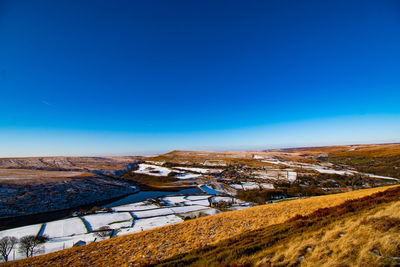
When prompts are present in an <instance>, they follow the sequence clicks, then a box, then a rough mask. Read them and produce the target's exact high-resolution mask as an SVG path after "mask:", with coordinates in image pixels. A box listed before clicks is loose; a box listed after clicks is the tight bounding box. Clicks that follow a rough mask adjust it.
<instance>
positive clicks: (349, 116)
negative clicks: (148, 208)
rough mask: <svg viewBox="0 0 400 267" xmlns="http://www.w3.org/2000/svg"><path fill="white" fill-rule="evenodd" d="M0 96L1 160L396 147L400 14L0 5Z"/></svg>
mask: <svg viewBox="0 0 400 267" xmlns="http://www.w3.org/2000/svg"><path fill="white" fill-rule="evenodd" d="M0 93H1V94H0V151H1V152H0V156H7V155H21V156H23V155H35V154H38V155H39V154H40V155H60V154H61V155H62V154H80V155H83V154H84V155H90V154H136V153H146V152H147V153H151V152H163V151H167V150H169V149H174V148H180V149H201V148H204V149H239V148H240V149H246V148H247V147H248V148H255V147H257V148H267V147H273V146H286V145H318V144H334V143H345V142H381V141H383V142H386V141H400V126H399V125H400V2H399V1H351V0H350V1H320V0H319V1H231V0H229V1H144V0H143V1H98V0H96V1H61V0H60V1H50V0H48V1H6V0H0ZM360 123H363V124H360ZM371 124H374V125H379V133H378V132H376V131H372V130H371V128H370V127H371ZM346 125H347V126H346ZM355 125H357V127H356V126H355ZM345 127H347V129H349V127H355V129H363V130H362V131H360V133H358V134H356V135H355V132H354V130H351V131H347V130H346V131H345V130H344V128H345ZM328 128H332V129H331V131H329V132H326V133H325V134H324V133H322V132H320V130H318V129H321V130H324V129H328ZM289 133H290V137H289V136H288V134H289ZM284 135H286V136H287V137H286V139H285V138H282V136H284ZM304 136H307V138H304ZM2 147H3V148H2Z"/></svg>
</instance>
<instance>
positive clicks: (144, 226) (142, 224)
mask: <svg viewBox="0 0 400 267" xmlns="http://www.w3.org/2000/svg"><path fill="white" fill-rule="evenodd" d="M179 222H183V220H182V219H181V218H179V217H178V216H175V215H168V216H158V217H153V218H147V219H140V220H135V224H134V226H133V227H132V228H125V229H121V230H120V231H119V232H118V234H117V235H126V234H132V233H137V232H141V231H145V230H150V229H153V228H156V227H162V226H166V225H170V224H174V223H179Z"/></svg>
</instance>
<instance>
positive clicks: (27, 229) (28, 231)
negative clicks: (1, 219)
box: [0, 224, 42, 238]
mask: <svg viewBox="0 0 400 267" xmlns="http://www.w3.org/2000/svg"><path fill="white" fill-rule="evenodd" d="M41 227H42V224H33V225H28V226H23V227H18V228H14V229H9V230H4V231H0V238H2V237H5V236H14V237H16V238H21V237H23V236H27V235H34V236H36V235H37V234H38V233H39V231H40V228H41Z"/></svg>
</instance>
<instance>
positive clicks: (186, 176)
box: [174, 173, 201, 180]
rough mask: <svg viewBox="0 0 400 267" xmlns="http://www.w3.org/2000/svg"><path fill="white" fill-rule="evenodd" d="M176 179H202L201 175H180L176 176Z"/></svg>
mask: <svg viewBox="0 0 400 267" xmlns="http://www.w3.org/2000/svg"><path fill="white" fill-rule="evenodd" d="M174 177H175V178H178V179H182V180H185V179H195V178H199V177H201V174H195V173H180V174H177V175H175V176H174Z"/></svg>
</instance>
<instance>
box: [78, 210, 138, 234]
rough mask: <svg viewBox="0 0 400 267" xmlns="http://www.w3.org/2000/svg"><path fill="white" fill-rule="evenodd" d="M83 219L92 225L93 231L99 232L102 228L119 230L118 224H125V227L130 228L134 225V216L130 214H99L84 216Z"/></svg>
mask: <svg viewBox="0 0 400 267" xmlns="http://www.w3.org/2000/svg"><path fill="white" fill-rule="evenodd" d="M83 218H84V219H85V220H86V221H87V222H88V223H89V224H90V226H91V228H92V230H93V231H95V230H98V229H99V228H100V227H102V226H109V227H110V228H113V229H114V228H117V227H116V226H115V225H113V224H115V223H116V222H124V224H123V226H125V227H129V226H130V225H132V220H133V218H132V215H131V214H130V213H129V212H114V213H97V214H91V215H86V216H83Z"/></svg>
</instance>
